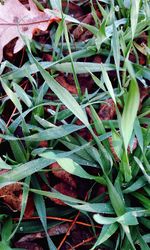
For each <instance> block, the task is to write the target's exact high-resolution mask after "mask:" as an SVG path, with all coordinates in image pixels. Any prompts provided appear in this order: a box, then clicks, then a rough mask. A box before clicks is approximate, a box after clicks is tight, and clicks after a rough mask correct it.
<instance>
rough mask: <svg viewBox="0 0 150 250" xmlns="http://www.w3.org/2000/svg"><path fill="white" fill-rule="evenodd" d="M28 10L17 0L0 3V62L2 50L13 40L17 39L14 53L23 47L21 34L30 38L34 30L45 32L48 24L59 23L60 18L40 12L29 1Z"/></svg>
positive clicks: (46, 11) (45, 11)
mask: <svg viewBox="0 0 150 250" xmlns="http://www.w3.org/2000/svg"><path fill="white" fill-rule="evenodd" d="M29 7H30V10H28V9H27V8H26V7H25V6H24V5H23V4H21V3H20V2H19V0H6V1H5V3H4V4H1V3H0V62H1V61H2V58H3V48H4V46H5V45H6V44H8V43H9V42H10V41H11V40H13V39H14V38H18V40H17V42H16V44H15V47H14V51H13V52H14V53H17V52H18V51H19V50H21V49H22V48H23V47H24V42H23V40H22V38H21V34H23V35H26V36H27V37H28V38H29V39H31V38H32V36H33V34H34V32H35V31H36V30H42V31H45V30H46V29H47V28H48V26H49V24H50V23H52V22H54V21H59V20H60V18H59V17H57V16H55V15H54V14H52V13H50V12H48V9H45V10H44V11H40V10H39V9H38V8H37V7H36V5H35V4H34V3H33V2H32V0H29Z"/></svg>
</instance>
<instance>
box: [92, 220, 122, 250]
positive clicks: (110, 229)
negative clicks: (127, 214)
mask: <svg viewBox="0 0 150 250" xmlns="http://www.w3.org/2000/svg"><path fill="white" fill-rule="evenodd" d="M117 229H118V224H117V223H114V224H111V225H104V226H103V228H102V231H101V233H100V235H99V237H98V239H97V241H96V243H95V245H94V246H93V247H92V248H91V250H94V249H95V248H96V247H97V246H99V245H100V244H102V243H103V242H105V241H106V240H107V239H109V238H110V237H111V236H112V235H113V234H114V233H115V232H116V230H117Z"/></svg>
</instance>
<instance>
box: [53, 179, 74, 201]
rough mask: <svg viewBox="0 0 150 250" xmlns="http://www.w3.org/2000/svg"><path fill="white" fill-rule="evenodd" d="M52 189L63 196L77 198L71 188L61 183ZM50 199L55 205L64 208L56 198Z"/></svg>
mask: <svg viewBox="0 0 150 250" xmlns="http://www.w3.org/2000/svg"><path fill="white" fill-rule="evenodd" d="M53 188H54V189H56V190H57V191H58V192H60V193H62V194H64V195H68V196H70V197H73V198H77V192H76V191H75V190H74V189H73V188H72V187H70V186H69V185H67V184H66V183H63V182H61V183H58V184H56V185H55V186H54V187H53ZM50 199H51V200H52V201H53V202H55V203H56V204H57V205H61V206H66V204H65V203H64V202H63V201H61V200H60V199H56V198H50Z"/></svg>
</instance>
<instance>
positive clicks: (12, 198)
mask: <svg viewBox="0 0 150 250" xmlns="http://www.w3.org/2000/svg"><path fill="white" fill-rule="evenodd" d="M0 198H2V199H3V201H4V202H5V203H7V204H8V205H10V206H11V208H12V209H15V210H17V211H20V210H21V201H22V187H21V184H19V183H14V184H11V185H8V186H5V187H3V188H1V189H0Z"/></svg>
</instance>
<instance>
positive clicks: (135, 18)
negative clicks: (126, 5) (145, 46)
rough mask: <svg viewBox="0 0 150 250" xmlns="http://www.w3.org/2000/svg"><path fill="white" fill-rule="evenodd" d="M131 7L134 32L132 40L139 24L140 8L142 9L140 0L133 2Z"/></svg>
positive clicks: (133, 0)
mask: <svg viewBox="0 0 150 250" xmlns="http://www.w3.org/2000/svg"><path fill="white" fill-rule="evenodd" d="M131 2H132V5H131V31H132V39H133V38H134V35H135V32H136V26H137V22H138V15H139V8H140V2H141V1H140V0H132V1H131Z"/></svg>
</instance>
